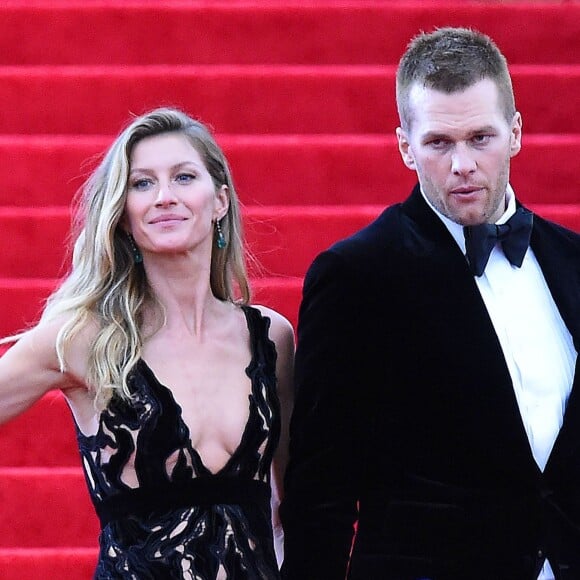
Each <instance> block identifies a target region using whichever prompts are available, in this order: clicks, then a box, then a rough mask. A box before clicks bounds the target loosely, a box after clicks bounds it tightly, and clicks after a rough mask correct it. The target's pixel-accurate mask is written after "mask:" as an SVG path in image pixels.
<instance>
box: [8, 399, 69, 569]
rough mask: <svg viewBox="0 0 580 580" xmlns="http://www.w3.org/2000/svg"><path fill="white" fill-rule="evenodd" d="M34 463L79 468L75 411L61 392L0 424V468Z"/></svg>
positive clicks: (32, 464) (36, 464)
mask: <svg viewBox="0 0 580 580" xmlns="http://www.w3.org/2000/svg"><path fill="white" fill-rule="evenodd" d="M49 441H50V443H48V442H49ZM34 466H37V467H77V468H78V467H80V456H79V452H78V449H77V444H76V437H75V430H74V427H73V419H72V414H71V412H70V409H69V407H68V405H67V403H66V401H65V399H64V397H63V395H62V393H60V391H54V392H51V393H48V394H46V395H45V396H44V397H43V398H42V399H40V401H38V402H37V403H35V404H34V405H33V406H32V407H31V408H30V409H28V410H27V411H26V412H25V413H24V414H22V415H20V416H19V417H16V418H15V419H13V420H11V421H9V422H8V423H5V424H4V425H0V467H34ZM0 577H1V576H0Z"/></svg>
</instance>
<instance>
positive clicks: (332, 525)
mask: <svg viewBox="0 0 580 580" xmlns="http://www.w3.org/2000/svg"><path fill="white" fill-rule="evenodd" d="M397 104H398V108H399V116H400V122H401V126H400V128H398V129H397V137H398V143H399V149H400V152H401V155H402V158H403V162H404V163H405V165H406V166H407V167H408V168H410V169H412V170H414V171H415V172H416V173H417V177H418V181H419V184H418V185H417V187H416V188H415V189H414V191H413V192H412V193H411V195H410V197H409V198H408V199H407V200H406V201H405V202H404V203H402V204H398V205H395V206H393V207H390V208H388V209H387V210H386V211H385V212H384V213H383V214H382V215H381V216H380V217H379V218H378V219H377V220H376V221H375V222H373V223H372V224H370V225H369V226H368V227H366V228H365V229H363V230H362V231H360V232H358V233H357V234H355V235H354V236H352V237H350V238H349V239H347V240H344V241H341V242H339V243H337V244H336V245H334V246H333V247H332V248H330V249H329V250H328V251H326V252H323V253H322V254H321V255H320V256H318V258H317V259H316V260H315V261H314V263H313V265H312V266H311V268H310V270H309V272H308V274H307V276H306V280H305V284H304V298H303V302H302V305H301V309H300V318H299V327H298V352H297V358H296V380H297V392H296V395H297V399H296V405H295V411H294V416H293V420H292V432H291V449H290V454H291V457H290V465H289V468H288V471H287V477H286V498H285V500H284V503H283V524H284V526H285V551H286V559H285V562H284V566H283V577H284V578H285V579H287V580H334V579H336V580H339V579H340V580H343V579H344V578H345V576H347V577H348V578H350V579H352V580H389V579H396V580H410V579H432V580H450V579H453V580H459V579H461V580H475V579H477V580H520V579H521V580H524V579H525V580H535V579H536V578H541V579H542V580H546V579H549V578H556V579H568V580H569V579H576V580H577V579H579V578H580V384H579V382H580V378H579V377H580V372H579V370H578V367H577V351H578V346H579V343H580V236H579V235H578V234H576V233H574V232H571V231H569V230H565V229H564V228H562V227H559V226H557V225H555V224H552V223H549V222H547V221H545V220H543V219H541V218H540V217H538V216H536V215H532V214H531V212H529V211H527V210H525V209H524V208H523V207H521V205H520V204H519V203H518V202H517V201H516V199H515V197H514V192H513V190H512V189H511V187H510V185H509V169H510V160H511V158H512V157H514V156H515V155H517V153H518V152H519V150H520V146H521V134H522V120H521V116H520V114H519V113H518V112H517V111H516V109H515V104H514V96H513V91H512V85H511V80H510V76H509V73H508V70H507V64H506V61H505V58H504V57H503V56H502V54H501V53H500V52H499V50H498V48H497V47H496V46H495V44H494V43H493V42H492V41H491V39H489V38H488V37H487V36H484V35H482V34H480V33H478V32H475V31H471V30H467V29H457V28H444V29H440V30H437V31H435V32H433V33H429V34H421V35H419V36H418V37H416V38H415V39H413V41H412V42H411V43H410V45H409V47H408V49H407V51H406V53H405V55H404V56H403V58H402V59H401V62H400V65H399V69H398V73H397ZM512 216H513V219H511V218H512ZM508 222H509V223H508ZM481 224H484V225H481ZM494 224H497V227H496V225H494ZM478 226H479V227H478ZM495 234H498V235H499V239H497V240H496V239H495V238H493V235H495ZM528 242H530V243H529V246H528ZM478 249H479V250H486V249H487V250H488V251H491V254H490V255H489V256H487V255H485V253H484V254H483V255H481V256H478V255H477V250H478ZM354 530H356V535H355V534H354Z"/></svg>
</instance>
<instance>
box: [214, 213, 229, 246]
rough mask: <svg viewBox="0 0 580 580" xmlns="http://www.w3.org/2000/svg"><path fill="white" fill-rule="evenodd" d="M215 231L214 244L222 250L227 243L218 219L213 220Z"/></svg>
mask: <svg viewBox="0 0 580 580" xmlns="http://www.w3.org/2000/svg"><path fill="white" fill-rule="evenodd" d="M215 232H216V245H217V247H218V248H219V249H220V250H223V249H224V248H225V247H226V246H227V245H228V243H227V242H226V238H225V236H224V233H223V231H222V225H221V223H220V220H216V221H215Z"/></svg>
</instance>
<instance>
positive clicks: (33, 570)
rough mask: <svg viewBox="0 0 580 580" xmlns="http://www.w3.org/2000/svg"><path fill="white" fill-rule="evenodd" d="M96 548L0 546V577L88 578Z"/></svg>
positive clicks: (14, 579)
mask: <svg viewBox="0 0 580 580" xmlns="http://www.w3.org/2000/svg"><path fill="white" fill-rule="evenodd" d="M96 562H97V549H96V548H62V547H59V548H0V578H2V580H63V578H69V579H70V580H91V579H92V578H93V575H94V572H95V565H96Z"/></svg>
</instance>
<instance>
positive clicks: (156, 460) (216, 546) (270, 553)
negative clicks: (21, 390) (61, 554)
mask: <svg viewBox="0 0 580 580" xmlns="http://www.w3.org/2000/svg"><path fill="white" fill-rule="evenodd" d="M243 309H244V313H245V315H246V320H247V323H248V328H249V332H250V337H251V346H252V359H251V361H250V364H249V366H248V367H247V369H246V373H247V374H248V376H249V377H250V379H251V383H252V389H251V394H250V397H249V418H248V422H247V424H246V426H245V429H244V432H243V435H242V438H241V441H240V443H239V446H238V448H237V450H236V451H235V452H234V454H233V455H232V456H231V457H230V459H229V460H228V462H227V463H226V465H225V466H224V467H223V468H222V469H220V471H219V472H218V473H216V474H212V473H211V472H210V471H209V470H208V469H207V468H206V466H205V465H204V464H203V462H202V460H201V457H200V455H199V454H198V452H197V451H196V450H195V449H194V448H193V446H192V443H191V439H190V435H189V429H188V427H187V425H186V424H185V422H184V420H183V418H182V416H181V408H180V406H179V405H178V404H177V403H176V401H175V399H174V398H173V395H172V393H171V391H170V390H169V389H168V388H167V387H165V386H164V385H162V384H161V383H160V382H159V381H158V380H157V379H156V377H155V375H154V374H153V372H152V371H151V369H150V368H149V367H148V366H147V364H146V363H145V362H144V361H143V360H141V361H139V363H138V364H137V365H136V367H135V368H134V369H133V371H132V373H131V378H130V389H131V393H132V399H131V401H130V402H125V401H122V400H120V399H119V398H114V399H113V400H112V401H111V403H110V404H109V406H108V408H107V409H106V410H105V411H103V412H102V414H101V416H100V423H99V429H98V432H97V433H96V435H94V436H85V435H83V434H82V433H81V432H80V430H79V429H78V428H77V437H78V443H79V448H80V453H81V458H82V463H83V469H84V472H85V478H86V481H87V485H88V487H89V492H90V494H91V498H92V500H93V504H94V506H95V509H96V511H97V514H98V515H99V518H100V521H101V534H100V538H99V543H100V553H99V560H98V565H97V570H96V573H95V579H98V580H105V579H107V580H108V579H117V578H121V579H135V580H146V579H150V578H151V579H165V578H167V579H170V578H180V579H187V580H189V579H191V580H194V579H195V580H216V579H220V580H221V579H228V580H230V579H236V580H237V579H248V580H253V579H266V580H271V579H277V578H279V573H278V568H277V565H276V557H275V553H274V547H273V541H272V526H271V519H270V518H271V512H270V487H269V481H270V475H269V474H270V465H271V462H272V457H273V454H274V451H275V448H276V445H277V443H278V439H279V434H280V409H279V402H278V398H277V394H276V376H275V366H276V350H275V347H274V344H273V342H272V341H271V340H270V339H269V337H268V329H269V324H270V320H269V319H268V318H266V317H262V315H261V313H260V312H259V311H258V310H256V309H254V308H251V307H244V308H243ZM131 461H133V462H134V465H135V473H136V477H137V481H127V480H128V479H131V478H130V477H129V476H127V471H126V466H127V465H128V464H130V462H131ZM133 478H134V477H133Z"/></svg>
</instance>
